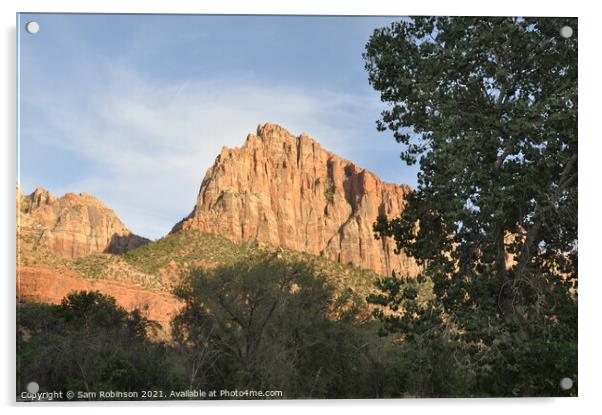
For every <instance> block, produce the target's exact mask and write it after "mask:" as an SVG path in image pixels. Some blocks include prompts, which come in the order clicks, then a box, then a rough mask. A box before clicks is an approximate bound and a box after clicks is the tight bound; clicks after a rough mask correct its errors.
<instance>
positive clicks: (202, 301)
mask: <svg viewBox="0 0 602 415" xmlns="http://www.w3.org/2000/svg"><path fill="white" fill-rule="evenodd" d="M176 293H177V295H178V296H180V298H182V299H183V300H184V302H185V304H186V306H185V307H184V309H183V310H182V312H181V313H180V314H179V315H178V316H177V317H176V318H175V320H174V324H173V327H174V335H175V338H176V339H177V341H178V343H179V344H181V345H183V349H184V350H187V355H188V356H189V357H190V359H189V360H188V363H187V371H188V373H189V376H190V379H191V384H194V385H197V386H198V385H211V387H212V388H226V389H234V388H236V389H255V390H266V389H272V390H282V391H283V392H284V393H285V396H286V397H288V398H325V397H329V398H344V397H379V396H384V395H387V396H391V395H393V394H398V393H399V390H398V389H397V388H396V384H395V383H394V382H393V381H390V382H389V381H387V380H389V379H391V377H392V374H391V370H390V368H389V367H388V365H387V364H386V362H387V359H390V356H391V354H392V349H391V348H389V347H388V346H390V344H389V342H387V341H385V340H383V339H379V337H378V336H377V335H376V333H375V331H374V328H373V327H372V326H364V325H362V324H361V323H358V322H357V319H356V318H354V316H355V313H356V311H357V310H356V309H355V308H354V307H348V308H347V309H346V310H341V308H340V307H341V301H340V298H338V297H337V296H336V295H335V292H334V290H333V288H332V287H331V286H330V285H329V284H328V283H327V279H326V278H324V276H322V275H319V274H316V273H315V271H314V270H313V269H312V268H311V267H310V266H308V265H307V264H306V263H303V262H288V261H284V260H279V259H277V258H259V259H253V260H245V261H240V262H239V263H235V264H232V265H228V266H220V267H217V268H215V269H211V270H206V269H197V270H195V271H194V272H193V273H192V274H191V275H190V276H189V278H187V279H185V280H184V281H183V282H182V284H181V285H180V287H179V288H178V289H177V290H176ZM207 356H212V358H211V359H208V358H207Z"/></svg>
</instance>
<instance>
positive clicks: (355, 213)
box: [172, 124, 418, 275]
mask: <svg viewBox="0 0 602 415" xmlns="http://www.w3.org/2000/svg"><path fill="white" fill-rule="evenodd" d="M409 191H410V188H409V187H408V186H405V185H395V184H390V183H384V182H383V181H382V180H380V179H379V178H378V177H377V176H376V175H374V174H373V173H371V172H369V171H367V170H365V169H363V168H360V167H358V166H356V165H355V164H353V163H352V162H350V161H347V160H344V159H342V158H340V157H338V156H337V155H335V154H333V153H331V152H328V151H326V150H324V149H323V148H322V147H321V146H320V144H318V143H317V142H316V141H315V140H313V139H312V138H310V137H309V136H308V135H306V134H302V135H300V136H299V137H294V136H293V135H291V134H290V133H289V132H288V131H286V130H285V129H284V128H282V127H280V126H277V125H272V124H265V125H263V126H259V127H258V129H257V134H249V135H248V137H247V140H246V142H245V143H244V145H243V146H242V147H240V148H233V149H229V148H225V147H224V148H223V149H222V152H221V154H220V155H219V156H218V157H217V159H216V161H215V163H214V165H213V166H212V167H211V168H210V169H209V170H208V171H207V173H206V175H205V178H204V179H203V182H202V184H201V187H200V191H199V194H198V197H197V202H196V206H195V207H194V210H193V211H192V213H191V214H190V215H189V216H188V217H187V218H185V219H183V220H182V221H181V222H179V223H178V224H177V225H176V226H175V227H174V229H173V230H172V232H176V231H178V230H180V229H199V230H202V231H205V232H211V233H216V234H219V235H223V236H225V237H227V238H229V239H231V240H233V241H235V242H241V241H247V240H252V239H256V240H258V241H261V242H265V243H268V244H271V245H274V246H281V247H286V248H290V249H294V250H298V251H302V252H308V253H311V254H316V255H322V256H324V257H327V258H329V259H332V260H335V261H338V262H340V263H344V264H353V265H355V266H358V267H362V268H365V269H370V270H373V271H375V272H377V273H379V274H382V275H389V274H390V273H391V272H392V271H393V270H396V271H400V272H403V273H404V274H409V275H415V274H416V273H417V271H418V269H417V266H416V264H415V263H414V261H413V260H411V259H409V258H407V257H406V256H405V255H404V254H403V253H401V254H399V255H398V254H395V253H394V248H395V244H394V241H393V240H391V239H388V238H384V239H381V240H376V239H375V238H374V233H373V231H372V225H373V223H374V221H375V220H376V218H377V216H378V215H379V214H386V215H387V216H389V217H391V216H396V215H399V213H400V212H401V211H402V210H403V208H404V197H405V195H406V194H407V193H408V192H409Z"/></svg>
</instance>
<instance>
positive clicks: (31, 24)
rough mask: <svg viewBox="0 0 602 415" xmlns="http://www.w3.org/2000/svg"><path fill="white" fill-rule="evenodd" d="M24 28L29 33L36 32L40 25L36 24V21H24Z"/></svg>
mask: <svg viewBox="0 0 602 415" xmlns="http://www.w3.org/2000/svg"><path fill="white" fill-rule="evenodd" d="M25 30H27V33H30V34H32V35H33V34H36V33H38V31H39V30H40V25H39V24H38V22H35V21H33V22H27V23H25Z"/></svg>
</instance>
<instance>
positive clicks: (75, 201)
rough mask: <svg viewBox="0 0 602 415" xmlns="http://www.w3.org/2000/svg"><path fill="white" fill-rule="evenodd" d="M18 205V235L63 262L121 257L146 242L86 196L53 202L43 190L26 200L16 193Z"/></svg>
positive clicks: (97, 201) (38, 189) (111, 212)
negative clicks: (101, 256) (96, 255)
mask: <svg viewBox="0 0 602 415" xmlns="http://www.w3.org/2000/svg"><path fill="white" fill-rule="evenodd" d="M17 205H18V206H17V213H18V217H17V226H18V229H17V231H18V232H19V233H20V234H22V235H26V236H31V237H34V238H36V239H37V240H39V241H40V242H42V243H43V244H44V245H45V246H46V247H48V248H49V249H50V251H51V252H52V253H54V254H56V255H57V256H60V257H63V258H69V259H73V258H78V257H82V256H86V255H90V254H93V253H97V252H110V253H122V252H125V251H128V250H130V249H133V248H136V247H138V246H140V245H143V244H145V243H147V242H149V240H148V239H146V238H142V237H140V236H138V235H134V234H133V233H132V232H131V231H130V230H129V229H128V228H126V227H125V225H124V224H123V223H122V222H121V221H120V220H119V218H118V217H117V215H115V212H113V210H111V209H109V208H108V207H106V206H105V205H104V204H103V203H102V202H101V201H100V200H98V199H96V198H95V197H93V196H91V195H89V194H86V193H80V194H79V195H77V194H75V193H67V194H66V195H64V196H62V197H60V198H56V197H54V196H53V195H52V194H51V193H49V192H48V191H46V190H44V189H42V188H37V189H36V190H35V191H34V192H33V193H32V194H30V195H28V196H22V195H21V194H20V193H19V192H18V190H17Z"/></svg>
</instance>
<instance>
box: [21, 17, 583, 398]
mask: <svg viewBox="0 0 602 415" xmlns="http://www.w3.org/2000/svg"><path fill="white" fill-rule="evenodd" d="M17 27H18V30H17V32H18V57H17V58H18V137H17V139H18V149H19V152H18V169H19V171H18V183H17V207H18V209H17V213H18V221H17V246H18V251H17V276H16V278H17V299H18V302H17V339H18V344H17V356H16V359H17V374H16V387H17V400H20V401H38V400H65V401H84V400H163V399H168V400H180V399H199V400H201V399H297V398H326V399H334V398H375V399H377V398H409V397H412V398H415V397H418V398H432V397H522V396H576V395H577V386H578V382H577V379H578V378H577V257H578V248H577V38H578V26H577V20H576V19H575V18H520V17H507V18H474V17H471V18H462V17H395V16H391V17H342V16H235V15H114V14H29V13H25V14H19V15H18V16H17ZM400 155H401V157H400Z"/></svg>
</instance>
